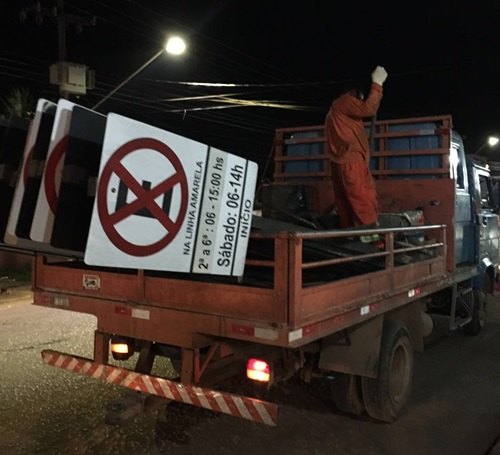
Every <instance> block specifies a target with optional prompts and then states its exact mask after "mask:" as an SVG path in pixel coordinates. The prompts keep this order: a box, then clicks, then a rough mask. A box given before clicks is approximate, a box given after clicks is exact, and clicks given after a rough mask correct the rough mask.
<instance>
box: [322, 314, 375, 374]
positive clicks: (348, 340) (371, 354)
mask: <svg viewBox="0 0 500 455" xmlns="http://www.w3.org/2000/svg"><path fill="white" fill-rule="evenodd" d="M383 322H384V316H383V315H380V316H377V317H375V318H373V319H370V320H368V321H366V322H363V323H361V324H358V325H356V326H354V327H352V328H349V329H346V330H345V331H343V332H342V333H337V334H334V335H331V336H329V337H326V338H324V339H323V340H322V343H321V344H322V347H321V352H320V356H319V364H318V366H319V368H321V369H324V370H331V371H339V372H341V373H348V374H354V375H358V376H367V377H370V378H376V377H377V374H378V358H379V352H380V342H381V339H382V325H383Z"/></svg>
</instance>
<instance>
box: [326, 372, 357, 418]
mask: <svg viewBox="0 0 500 455" xmlns="http://www.w3.org/2000/svg"><path fill="white" fill-rule="evenodd" d="M330 393H331V396H332V399H333V402H334V403H335V406H337V408H338V409H340V410H341V411H343V412H347V413H348V414H353V415H360V414H362V413H363V412H364V410H365V405H364V403H363V398H362V395H361V378H360V377H359V376H355V375H353V374H345V373H335V377H334V378H333V379H331V380H330Z"/></svg>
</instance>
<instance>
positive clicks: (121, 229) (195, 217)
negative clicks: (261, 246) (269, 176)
mask: <svg viewBox="0 0 500 455" xmlns="http://www.w3.org/2000/svg"><path fill="white" fill-rule="evenodd" d="M256 178H257V164H256V163H253V162H250V161H248V160H245V159H244V158H241V157H238V156H235V155H232V154H230V153H226V152H223V151H221V150H218V149H214V148H211V147H209V146H207V145H205V144H201V143H199V142H196V141H193V140H191V139H187V138H185V137H182V136H179V135H177V134H174V133H171V132H168V131H165V130H161V129H159V128H155V127H153V126H150V125H146V124H144V123H141V122H137V121H135V120H131V119H128V118H126V117H122V116H120V115H117V114H109V115H108V119H107V123H106V132H105V136H104V144H103V151H102V156H101V164H100V169H99V181H98V186H97V195H96V200H95V204H94V210H93V214H92V220H91V225H90V231H89V237H88V241H87V246H86V249H85V262H86V263H87V264H89V265H102V266H112V267H126V268H139V269H147V270H164V271H174V272H187V273H189V272H191V273H208V274H218V275H234V276H240V275H242V274H243V270H244V263H245V257H246V250H247V246H248V239H249V236H250V226H251V215H252V208H253V201H254V192H255V185H256Z"/></svg>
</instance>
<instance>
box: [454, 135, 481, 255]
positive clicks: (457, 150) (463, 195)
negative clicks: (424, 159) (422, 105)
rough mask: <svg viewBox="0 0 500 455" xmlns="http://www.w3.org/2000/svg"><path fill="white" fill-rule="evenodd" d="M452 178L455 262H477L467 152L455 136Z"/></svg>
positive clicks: (474, 222)
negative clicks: (453, 189)
mask: <svg viewBox="0 0 500 455" xmlns="http://www.w3.org/2000/svg"><path fill="white" fill-rule="evenodd" d="M450 174H451V175H450V176H451V177H452V178H453V179H454V180H455V216H454V218H455V223H454V224H455V226H454V229H455V262H456V263H457V264H463V263H471V262H474V261H475V260H476V255H477V248H476V247H475V245H476V242H475V241H474V240H475V236H476V226H477V225H476V220H475V217H473V215H472V212H473V209H472V208H471V199H472V198H471V194H470V189H469V186H473V182H472V183H471V182H469V179H468V178H467V177H468V176H467V166H466V162H465V152H464V147H463V143H462V140H461V138H460V137H459V136H458V134H455V135H453V137H452V142H451V148H450Z"/></svg>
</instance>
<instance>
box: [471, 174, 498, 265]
mask: <svg viewBox="0 0 500 455" xmlns="http://www.w3.org/2000/svg"><path fill="white" fill-rule="evenodd" d="M473 175H474V180H475V199H476V200H475V209H476V222H477V225H478V236H477V237H478V240H479V250H478V259H479V261H482V260H483V259H484V258H489V259H490V261H491V262H492V263H493V264H498V262H499V254H500V252H499V226H498V214H497V213H496V211H495V198H494V194H493V185H492V180H491V177H490V173H489V170H488V169H487V168H484V167H482V166H478V165H474V166H473ZM477 237H476V238H477Z"/></svg>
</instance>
